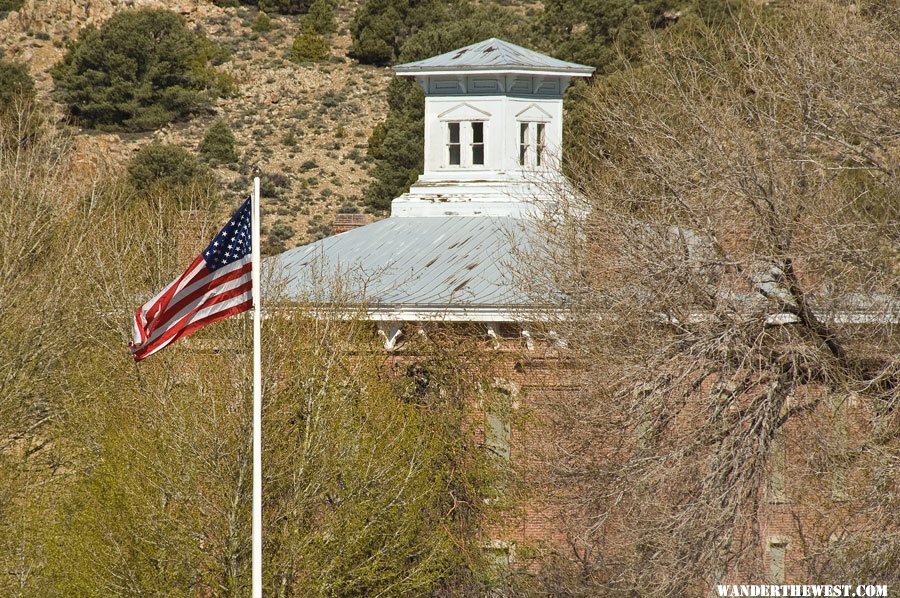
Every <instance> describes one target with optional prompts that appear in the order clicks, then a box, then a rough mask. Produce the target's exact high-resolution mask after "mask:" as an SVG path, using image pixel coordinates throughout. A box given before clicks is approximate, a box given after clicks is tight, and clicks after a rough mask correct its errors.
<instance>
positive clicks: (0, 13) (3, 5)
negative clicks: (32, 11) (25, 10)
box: [0, 0, 25, 19]
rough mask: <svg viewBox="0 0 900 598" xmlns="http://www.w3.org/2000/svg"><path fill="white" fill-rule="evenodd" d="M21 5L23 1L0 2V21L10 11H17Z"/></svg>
mask: <svg viewBox="0 0 900 598" xmlns="http://www.w3.org/2000/svg"><path fill="white" fill-rule="evenodd" d="M23 4H25V0H0V19H2V18H3V17H5V16H6V15H7V13H9V12H11V11H14V10H19V9H20V8H22V5H23Z"/></svg>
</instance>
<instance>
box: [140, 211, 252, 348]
mask: <svg viewBox="0 0 900 598" xmlns="http://www.w3.org/2000/svg"><path fill="white" fill-rule="evenodd" d="M251 218H252V204H251V199H250V198H247V200H246V201H245V202H244V203H243V204H242V205H241V207H240V208H238V210H237V211H236V212H235V213H234V215H233V216H232V217H231V219H230V220H229V221H228V223H227V224H226V225H225V226H224V227H223V228H222V230H220V231H219V233H218V234H217V235H216V236H215V238H213V240H212V241H210V243H209V245H207V247H206V249H204V250H203V252H202V253H201V254H200V255H199V256H197V258H196V259H195V260H194V261H193V262H192V263H191V265H190V266H189V267H188V268H187V270H185V271H184V273H183V274H181V275H180V276H179V277H178V278H176V279H175V280H173V281H172V282H171V283H169V284H168V285H167V286H166V287H165V288H163V289H162V290H161V291H160V292H159V293H157V294H156V296H154V297H153V298H152V299H150V300H149V301H147V302H146V303H144V304H143V305H142V306H141V307H139V308H138V310H137V312H136V313H135V315H134V333H133V338H132V342H131V344H130V347H131V352H132V354H133V355H134V359H135V361H140V360H142V359H144V358H146V357H149V356H150V355H153V354H154V353H156V352H157V351H159V350H161V349H164V348H165V347H167V346H168V345H170V344H172V343H174V342H175V341H177V340H178V339H180V338H183V337H185V336H187V335H189V334H191V333H192V332H195V331H196V330H198V329H200V328H202V327H203V326H206V325H207V324H211V323H213V322H216V321H218V320H221V319H223V318H227V317H229V316H233V315H235V314H239V313H241V312H244V311H247V310H249V309H251V308H252V307H253V299H252V288H253V282H252V245H253V244H252V238H251V237H252V233H251V231H252V227H251Z"/></svg>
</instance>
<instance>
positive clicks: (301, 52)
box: [291, 29, 328, 63]
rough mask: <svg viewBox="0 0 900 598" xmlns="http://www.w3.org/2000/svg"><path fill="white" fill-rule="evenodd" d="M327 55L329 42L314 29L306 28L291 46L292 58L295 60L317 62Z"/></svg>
mask: <svg viewBox="0 0 900 598" xmlns="http://www.w3.org/2000/svg"><path fill="white" fill-rule="evenodd" d="M326 56H328V44H327V43H326V42H325V40H324V38H322V36H321V35H319V34H318V33H316V32H315V31H313V30H312V29H306V30H305V31H304V32H303V33H301V34H300V35H298V36H297V38H296V39H294V44H293V45H292V46H291V60H293V61H294V62H300V63H303V62H317V61H319V60H322V59H323V58H325V57H326Z"/></svg>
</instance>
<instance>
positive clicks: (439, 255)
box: [266, 216, 534, 307]
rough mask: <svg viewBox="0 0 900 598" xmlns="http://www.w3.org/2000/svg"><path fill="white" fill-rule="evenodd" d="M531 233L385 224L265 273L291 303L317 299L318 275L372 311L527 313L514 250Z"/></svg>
mask: <svg viewBox="0 0 900 598" xmlns="http://www.w3.org/2000/svg"><path fill="white" fill-rule="evenodd" d="M532 227H533V225H529V224H528V223H527V221H525V220H521V219H516V218H490V217H478V218H474V217H464V216H447V217H439V218H435V217H418V218H417V217H409V218H406V217H404V218H397V217H395V218H386V219H384V220H381V221H379V222H375V223H374V224H370V225H368V226H363V227H360V228H357V229H353V230H351V231H348V232H345V233H342V234H339V235H335V236H333V237H328V238H325V239H322V240H321V241H317V242H315V243H311V244H309V245H305V246H303V247H297V248H295V249H291V250H289V251H286V252H284V253H282V254H281V255H279V256H277V257H274V258H271V259H270V260H267V262H266V265H267V267H274V268H275V269H276V276H277V277H279V278H280V279H282V280H283V281H284V283H285V292H286V293H287V295H288V298H291V299H302V298H303V297H305V296H308V295H310V294H311V293H314V292H315V291H316V289H315V288H314V285H315V284H316V281H317V276H316V272H317V271H318V272H322V273H323V274H325V275H326V276H332V275H335V274H336V275H337V276H341V277H342V278H343V279H344V280H343V282H344V284H345V288H346V290H347V292H349V293H350V294H351V295H352V296H353V298H359V299H364V300H365V301H366V302H368V303H369V304H372V305H393V306H398V305H399V306H409V307H415V306H420V305H455V306H475V307H477V306H507V307H512V306H525V305H528V304H529V302H528V301H527V300H526V298H525V295H524V294H523V293H522V292H520V291H519V290H518V289H517V288H516V285H515V284H514V276H513V274H512V271H511V268H513V267H514V263H515V255H516V250H526V249H527V247H529V240H530V239H531V238H532V237H533V232H534V231H533V228H532ZM514 248H515V249H514Z"/></svg>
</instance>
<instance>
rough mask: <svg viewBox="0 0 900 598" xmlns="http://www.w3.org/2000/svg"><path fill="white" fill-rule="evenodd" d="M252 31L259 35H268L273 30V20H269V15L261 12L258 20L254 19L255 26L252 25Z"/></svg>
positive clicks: (257, 17)
mask: <svg viewBox="0 0 900 598" xmlns="http://www.w3.org/2000/svg"><path fill="white" fill-rule="evenodd" d="M250 29H252V30H253V31H256V32H257V33H266V32H267V31H271V30H272V19H271V18H269V15H267V14H266V13H264V12H262V11H260V13H259V14H258V15H256V18H255V19H253V24H252V25H250Z"/></svg>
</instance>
